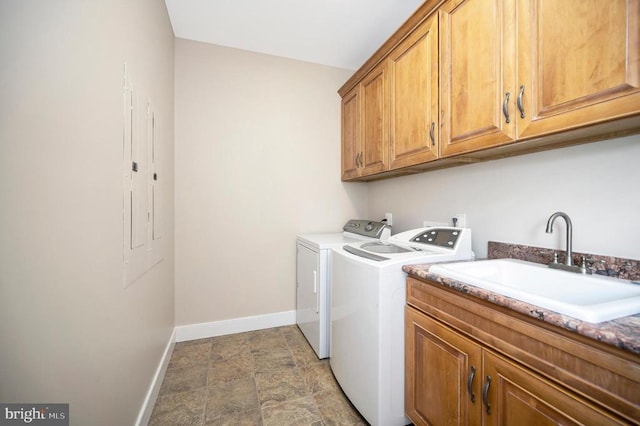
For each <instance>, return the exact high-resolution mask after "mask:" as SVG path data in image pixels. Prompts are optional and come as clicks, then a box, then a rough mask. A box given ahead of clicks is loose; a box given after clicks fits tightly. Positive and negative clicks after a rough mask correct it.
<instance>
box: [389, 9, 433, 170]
mask: <svg viewBox="0 0 640 426" xmlns="http://www.w3.org/2000/svg"><path fill="white" fill-rule="evenodd" d="M388 62H389V76H390V80H389V81H390V83H389V84H390V109H391V111H390V123H391V164H390V168H391V169H397V168H400V167H407V166H412V165H415V164H420V163H424V162H427V161H431V160H435V159H436V158H438V144H437V141H438V133H439V131H438V129H439V120H438V19H437V15H435V14H434V15H433V16H432V17H431V18H429V19H428V20H427V21H426V22H424V23H423V24H421V25H420V26H419V27H418V28H417V29H416V30H415V31H414V32H412V33H411V35H409V37H408V38H407V39H406V40H404V41H403V42H402V43H401V44H400V45H398V47H396V48H395V49H394V50H393V51H392V52H391V54H390V55H389V60H388Z"/></svg>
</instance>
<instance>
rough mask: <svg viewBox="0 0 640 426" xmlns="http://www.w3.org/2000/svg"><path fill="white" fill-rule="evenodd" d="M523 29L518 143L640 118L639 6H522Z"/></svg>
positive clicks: (632, 2) (594, 0)
mask: <svg viewBox="0 0 640 426" xmlns="http://www.w3.org/2000/svg"><path fill="white" fill-rule="evenodd" d="M517 22H518V46H517V48H518V55H517V56H518V79H517V90H518V96H519V95H520V93H521V92H522V93H523V94H522V109H521V111H514V112H515V113H516V115H517V120H518V124H517V127H518V138H524V137H527V138H529V137H533V136H539V135H543V134H548V133H554V132H559V131H563V130H567V129H571V128H575V127H578V126H584V125H588V124H593V123H598V122H603V121H607V120H612V119H616V118H620V117H624V116H628V115H630V114H633V113H635V114H637V113H638V110H639V109H640V1H639V0H608V1H600V0H591V1H585V0H562V1H556V2H550V1H542V0H519V1H518V20H517ZM516 99H517V96H516ZM523 115H524V117H522V116H523Z"/></svg>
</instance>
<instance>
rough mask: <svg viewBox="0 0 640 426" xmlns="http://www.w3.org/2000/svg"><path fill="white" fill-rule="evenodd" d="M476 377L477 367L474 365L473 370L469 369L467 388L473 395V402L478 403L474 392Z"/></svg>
mask: <svg viewBox="0 0 640 426" xmlns="http://www.w3.org/2000/svg"><path fill="white" fill-rule="evenodd" d="M474 377H476V368H475V367H474V366H473V365H472V366H471V371H469V377H467V390H468V391H469V395H470V396H471V402H472V403H474V404H475V403H476V395H475V394H474V393H473V387H472V385H473V378H474Z"/></svg>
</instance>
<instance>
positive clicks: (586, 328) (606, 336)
mask: <svg viewBox="0 0 640 426" xmlns="http://www.w3.org/2000/svg"><path fill="white" fill-rule="evenodd" d="M430 267H431V264H417V265H404V266H403V267H402V270H403V271H404V272H406V273H407V274H409V275H410V276H413V277H415V278H422V279H427V280H430V281H434V282H436V283H438V284H441V285H443V286H445V287H448V288H451V289H454V290H457V291H459V292H460V293H463V294H466V295H471V296H474V297H477V298H479V299H482V300H485V301H488V302H490V303H493V304H495V305H498V306H502V307H506V308H508V309H511V310H513V311H516V312H519V313H521V314H524V315H527V316H529V317H532V318H535V319H537V320H540V321H544V322H546V323H548V324H553V325H555V326H557V327H560V328H563V329H565V330H568V331H571V332H574V333H577V334H580V335H582V336H585V337H588V338H590V339H593V340H596V341H598V342H601V343H605V344H608V345H611V346H615V347H617V348H619V349H622V350H625V351H628V352H631V353H634V354H636V355H640V314H636V315H630V316H627V317H623V318H619V319H616V320H611V321H606V322H602V323H599V324H592V323H589V322H586V321H582V320H579V319H577V318H573V317H570V316H567V315H562V314H559V313H557V312H554V311H551V310H548V309H544V308H541V307H539V306H536V305H532V304H530V303H526V302H522V301H520V300H516V299H513V298H511V297H507V296H503V295H501V294H499V293H495V292H492V291H490V290H485V289H483V288H480V287H475V286H473V285H471V284H468V283H465V282H461V281H457V280H454V279H452V278H448V277H444V276H442V275H439V274H434V273H431V272H429V269H430Z"/></svg>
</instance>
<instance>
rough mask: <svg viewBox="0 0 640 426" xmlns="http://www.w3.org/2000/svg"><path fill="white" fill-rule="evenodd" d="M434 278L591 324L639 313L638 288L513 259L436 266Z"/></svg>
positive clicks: (629, 283) (432, 270)
mask: <svg viewBox="0 0 640 426" xmlns="http://www.w3.org/2000/svg"><path fill="white" fill-rule="evenodd" d="M429 271H430V272H433V273H434V274H438V275H442V276H444V277H448V278H452V279H455V280H457V281H461V282H463V283H466V284H471V285H473V286H476V287H481V288H484V289H486V290H491V291H493V292H495V293H499V294H502V295H504V296H509V297H511V298H513V299H517V300H521V301H523V302H527V303H530V304H532V305H536V306H539V307H541V308H545V309H549V310H552V311H555V312H559V313H561V314H564V315H569V316H571V317H574V318H578V319H581V320H583V321H587V322H591V323H599V322H603V321H609V320H612V319H616V318H621V317H625V316H627V315H634V314H637V313H640V284H634V283H632V282H631V281H627V280H621V279H616V278H611V277H604V276H600V275H583V274H577V273H574V272H567V271H561V270H557V269H550V268H549V267H547V266H546V265H540V264H538V263H531V262H525V261H522V260H515V259H495V260H479V261H475V262H457V263H447V264H438V265H433V266H431V267H430V269H429Z"/></svg>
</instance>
